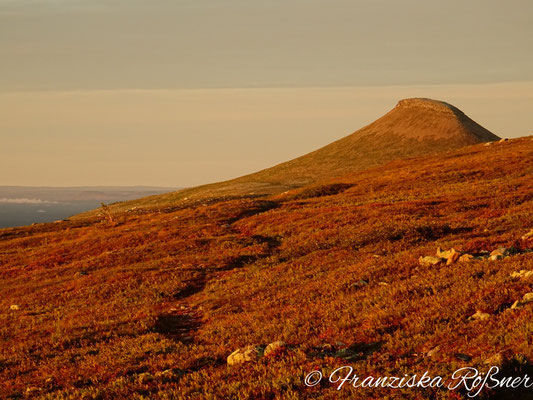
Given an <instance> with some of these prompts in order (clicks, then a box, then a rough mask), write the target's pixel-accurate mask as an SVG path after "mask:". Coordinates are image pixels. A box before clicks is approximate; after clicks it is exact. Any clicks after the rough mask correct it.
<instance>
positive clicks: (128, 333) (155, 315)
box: [0, 138, 533, 399]
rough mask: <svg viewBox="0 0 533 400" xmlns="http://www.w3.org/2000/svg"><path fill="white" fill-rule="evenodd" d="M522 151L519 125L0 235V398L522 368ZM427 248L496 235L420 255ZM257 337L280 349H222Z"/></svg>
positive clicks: (270, 386) (185, 393) (296, 387)
mask: <svg viewBox="0 0 533 400" xmlns="http://www.w3.org/2000/svg"><path fill="white" fill-rule="evenodd" d="M531 160H533V141H532V139H531V138H523V139H516V140H512V141H508V142H505V143H495V144H493V145H491V146H483V145H476V146H472V147H468V148H464V149H461V150H455V151H452V152H448V153H445V154H444V155H439V156H432V157H427V158H417V159H410V160H403V161H395V162H393V163H389V164H387V165H385V166H382V167H378V168H375V169H369V170H366V171H362V172H359V173H357V174H352V175H348V176H344V177H342V179H341V178H339V179H338V180H336V181H330V182H323V183H321V184H319V185H316V186H314V187H310V188H306V189H304V190H303V191H294V192H289V193H285V194H281V195H274V196H270V197H268V198H266V197H265V198H240V199H233V200H227V201H218V202H217V201H212V202H204V203H201V204H200V203H195V204H194V205H190V204H189V205H188V203H179V204H178V203H177V204H175V205H174V206H173V207H167V206H165V207H164V208H162V209H159V210H157V209H153V208H152V209H142V208H139V209H135V210H131V211H130V212H125V211H124V212H122V211H121V212H118V211H116V210H115V209H112V208H111V209H109V208H108V209H107V210H104V211H105V212H103V213H102V215H100V216H97V215H95V216H92V217H90V218H79V219H72V220H70V221H64V222H60V223H53V224H37V225H34V226H29V227H24V228H11V229H3V230H0V282H1V283H0V284H1V293H2V295H1V296H0V319H1V324H0V343H1V346H0V377H1V379H0V397H1V398H13V399H14V398H43V399H83V398H86V399H120V398H123V399H135V398H138V399H141V398H156V399H157V398H160V399H170V398H178V399H200V398H201V399H275V398H286V399H302V398H326V399H343V398H346V399H347V398H359V399H380V398H394V399H461V398H466V396H467V393H466V392H465V391H464V390H457V391H452V390H444V389H431V388H428V389H416V388H413V389H408V388H406V389H401V390H393V389H381V388H380V389H369V388H366V389H363V388H358V389H355V388H353V387H351V386H349V385H345V386H344V387H343V389H342V390H340V391H337V390H336V388H335V386H334V385H331V384H329V383H328V382H327V380H325V381H323V382H322V383H321V384H319V385H317V386H315V387H307V386H306V385H305V384H304V377H305V376H306V374H307V373H309V372H311V371H313V370H319V371H322V373H323V374H324V376H327V374H329V373H330V372H331V371H333V370H334V369H335V368H337V367H339V366H343V365H351V366H353V367H354V369H355V370H356V371H357V374H358V375H359V376H368V375H374V376H403V375H404V374H414V373H418V374H422V373H423V372H424V371H426V370H427V371H429V373H430V374H431V375H432V376H438V375H440V376H450V375H451V373H453V371H455V370H456V369H458V368H460V367H464V366H472V367H475V368H478V369H479V370H480V371H484V372H485V371H487V370H488V368H489V366H490V365H498V366H499V367H500V368H501V369H502V370H503V372H502V374H503V375H504V376H516V375H524V374H526V373H528V374H529V376H532V377H533V374H532V373H531V362H532V360H533V346H532V340H533V337H532V332H533V320H532V318H531V316H532V315H533V312H532V311H533V302H532V303H529V304H526V303H524V304H523V306H520V307H515V308H513V307H512V305H513V304H514V303H515V302H516V301H517V300H521V299H523V297H524V295H525V294H527V293H529V292H532V291H533V277H532V276H531V275H527V274H526V272H527V271H530V270H533V253H532V252H531V249H532V248H533V235H531V236H527V233H528V232H529V231H530V230H531V229H532V228H533V185H532V181H533V163H532V162H531ZM437 247H441V248H442V249H450V248H452V247H453V248H455V249H457V250H458V251H461V252H465V253H466V252H471V253H475V254H478V253H480V252H483V251H488V252H491V251H492V250H494V249H496V248H498V247H505V248H513V249H514V250H513V251H512V252H509V256H506V257H505V258H502V259H498V260H490V259H488V258H486V257H485V258H483V259H472V260H470V261H467V262H456V263H453V264H451V265H446V263H439V264H436V265H421V264H420V263H419V258H420V257H421V256H428V255H434V254H435V251H436V249H437ZM517 271H526V272H523V273H520V274H517ZM513 274H514V275H513ZM477 312H479V313H478V315H485V314H488V317H483V318H482V319H479V320H473V319H472V318H471V317H472V315H474V314H476V313H477ZM275 341H283V342H284V343H285V344H286V345H285V346H283V347H280V349H278V350H276V351H274V352H273V353H272V354H269V355H268V356H259V357H258V358H257V359H256V360H254V361H250V362H246V363H243V364H237V365H228V364H227V362H226V359H227V357H228V356H229V355H230V354H231V353H232V352H234V351H235V350H236V349H238V348H242V347H246V346H250V345H251V346H261V349H262V350H261V351H263V350H264V348H265V346H266V345H268V344H269V343H272V342H275ZM513 396H514V397H513ZM527 396H530V397H531V391H529V392H528V391H524V390H523V389H516V390H511V389H502V390H499V391H497V390H491V391H488V390H484V391H483V392H482V394H481V398H484V399H490V398H516V399H526V398H528V397H527Z"/></svg>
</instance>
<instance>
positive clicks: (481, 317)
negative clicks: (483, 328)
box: [468, 310, 490, 321]
mask: <svg viewBox="0 0 533 400" xmlns="http://www.w3.org/2000/svg"><path fill="white" fill-rule="evenodd" d="M489 318H490V314H487V313H484V312H481V311H479V310H477V311H476V313H475V314H474V315H471V316H470V318H468V319H469V320H470V321H484V320H486V319H489Z"/></svg>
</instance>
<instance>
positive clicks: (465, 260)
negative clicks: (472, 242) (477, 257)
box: [458, 254, 474, 262]
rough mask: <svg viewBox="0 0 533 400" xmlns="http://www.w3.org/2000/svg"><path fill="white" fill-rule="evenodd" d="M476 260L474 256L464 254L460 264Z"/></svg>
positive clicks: (460, 258)
mask: <svg viewBox="0 0 533 400" xmlns="http://www.w3.org/2000/svg"><path fill="white" fill-rule="evenodd" d="M473 259H474V256H473V255H472V254H463V255H462V256H461V257H459V260H458V261H459V262H468V261H471V260H473Z"/></svg>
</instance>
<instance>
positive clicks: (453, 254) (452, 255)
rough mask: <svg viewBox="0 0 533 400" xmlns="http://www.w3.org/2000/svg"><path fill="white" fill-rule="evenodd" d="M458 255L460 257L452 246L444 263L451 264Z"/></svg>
mask: <svg viewBox="0 0 533 400" xmlns="http://www.w3.org/2000/svg"><path fill="white" fill-rule="evenodd" d="M459 257H461V253H460V252H458V251H457V250H455V249H453V248H452V249H451V250H450V254H449V255H448V257H447V259H446V265H450V264H453V263H454V262H456V261H457V260H459Z"/></svg>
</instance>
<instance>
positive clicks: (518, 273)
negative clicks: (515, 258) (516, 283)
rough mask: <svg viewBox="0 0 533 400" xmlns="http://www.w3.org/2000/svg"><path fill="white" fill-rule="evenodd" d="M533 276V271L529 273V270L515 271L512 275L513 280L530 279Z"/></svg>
mask: <svg viewBox="0 0 533 400" xmlns="http://www.w3.org/2000/svg"><path fill="white" fill-rule="evenodd" d="M531 276H533V271H528V270H527V269H521V270H520V271H515V272H512V273H511V278H519V279H520V278H529V277H531Z"/></svg>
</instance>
